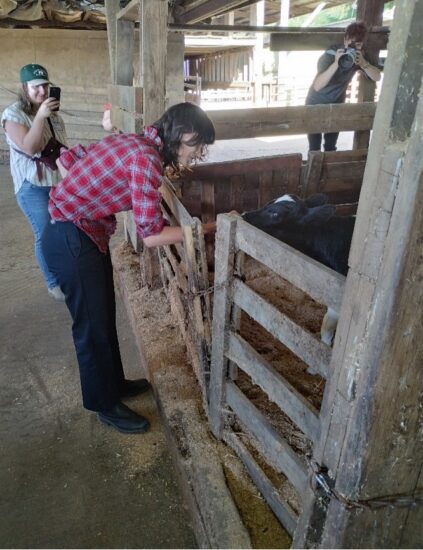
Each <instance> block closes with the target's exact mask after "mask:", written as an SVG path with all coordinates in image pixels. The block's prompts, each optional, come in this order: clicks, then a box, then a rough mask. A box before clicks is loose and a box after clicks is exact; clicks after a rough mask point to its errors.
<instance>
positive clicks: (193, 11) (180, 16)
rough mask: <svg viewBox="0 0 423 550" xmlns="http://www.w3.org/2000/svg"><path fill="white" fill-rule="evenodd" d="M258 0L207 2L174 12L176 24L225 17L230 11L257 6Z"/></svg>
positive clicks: (212, 0) (216, 0)
mask: <svg viewBox="0 0 423 550" xmlns="http://www.w3.org/2000/svg"><path fill="white" fill-rule="evenodd" d="M257 2H258V0H207V1H206V2H203V3H202V4H200V5H197V6H196V7H194V8H189V7H188V8H186V9H185V10H183V11H182V10H180V11H179V13H178V11H177V10H175V11H174V18H175V23H198V22H199V21H204V19H209V18H210V17H215V16H216V15H223V14H224V13H227V12H229V11H233V10H235V9H239V8H243V7H245V6H249V5H251V4H256V3H257Z"/></svg>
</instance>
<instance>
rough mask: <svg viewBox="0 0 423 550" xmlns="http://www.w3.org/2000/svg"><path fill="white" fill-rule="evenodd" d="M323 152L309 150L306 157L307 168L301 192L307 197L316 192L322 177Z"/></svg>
mask: <svg viewBox="0 0 423 550" xmlns="http://www.w3.org/2000/svg"><path fill="white" fill-rule="evenodd" d="M323 158H324V153H322V152H321V151H309V153H308V159H307V169H306V172H305V176H304V181H303V187H302V190H301V194H302V196H303V197H308V196H309V195H313V194H314V193H318V191H319V186H320V180H321V178H322V166H323Z"/></svg>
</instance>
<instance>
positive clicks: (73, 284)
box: [42, 222, 124, 411]
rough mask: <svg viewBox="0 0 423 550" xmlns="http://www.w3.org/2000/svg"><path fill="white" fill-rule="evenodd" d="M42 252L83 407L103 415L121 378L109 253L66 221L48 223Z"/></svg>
mask: <svg viewBox="0 0 423 550" xmlns="http://www.w3.org/2000/svg"><path fill="white" fill-rule="evenodd" d="M42 250H43V253H44V257H45V260H46V262H47V265H48V267H49V269H50V271H51V272H52V273H54V276H55V277H56V278H57V281H58V283H59V285H60V288H61V289H62V292H63V293H64V295H65V297H66V305H67V307H68V309H69V312H70V314H71V316H72V320H73V325H72V335H73V341H74V345H75V350H76V355H77V358H78V364H79V373H80V378H81V388H82V399H83V404H84V407H85V408H86V409H89V410H92V411H106V410H108V409H110V408H112V407H113V406H114V405H115V404H116V403H117V402H118V401H119V390H120V388H121V386H122V384H123V380H124V374H123V367H122V361H121V356H120V350H119V342H118V337H117V332H116V303H115V291H114V286H113V267H112V262H111V259H110V252H109V251H107V254H102V253H101V252H100V251H99V249H98V248H97V246H96V245H95V244H94V242H93V241H92V240H91V239H90V238H89V237H88V236H87V235H86V234H85V233H84V232H83V231H81V230H79V229H78V228H77V227H76V226H75V225H74V224H73V223H71V222H55V223H48V224H47V227H46V228H45V230H44V233H43V236H42Z"/></svg>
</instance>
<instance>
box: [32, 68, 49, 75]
mask: <svg viewBox="0 0 423 550" xmlns="http://www.w3.org/2000/svg"><path fill="white" fill-rule="evenodd" d="M34 75H35V76H46V73H45V71H43V70H42V69H35V71H34Z"/></svg>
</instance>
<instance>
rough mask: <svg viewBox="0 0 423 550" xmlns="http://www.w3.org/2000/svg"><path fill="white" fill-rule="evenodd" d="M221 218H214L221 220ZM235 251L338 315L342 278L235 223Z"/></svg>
mask: <svg viewBox="0 0 423 550" xmlns="http://www.w3.org/2000/svg"><path fill="white" fill-rule="evenodd" d="M223 216H224V214H221V215H220V216H218V219H219V218H220V217H223ZM236 243H237V247H238V248H240V249H241V250H243V251H244V252H246V253H247V254H248V255H249V256H252V257H253V258H255V259H256V260H258V261H259V262H261V263H262V264H264V265H266V266H267V267H269V268H270V269H272V270H273V271H274V272H275V273H277V274H278V275H280V276H281V277H283V278H284V279H286V280H288V281H290V282H291V283H292V284H293V285H294V286H297V287H298V288H301V290H303V291H304V292H305V293H306V294H308V295H309V296H311V297H312V298H314V299H315V300H316V301H317V302H319V303H321V304H325V305H327V306H328V307H331V308H332V309H334V310H335V311H339V310H340V307H341V301H342V296H343V292H344V285H345V277H344V276H343V275H341V274H339V273H336V271H333V270H332V269H329V268H328V267H326V266H324V265H322V264H320V263H319V262H316V261H315V260H313V259H311V258H309V257H308V256H306V255H305V254H302V253H301V252H298V250H294V249H293V248H292V247H290V246H289V245H287V244H285V243H282V242H281V241H279V240H277V239H275V238H274V237H271V236H270V235H267V234H266V233H264V232H263V231H261V230H260V229H257V228H256V227H253V226H252V225H250V224H248V223H246V222H244V221H243V220H242V219H239V221H238V225H237V233H236Z"/></svg>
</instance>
